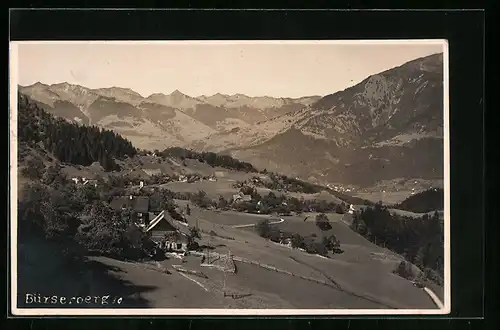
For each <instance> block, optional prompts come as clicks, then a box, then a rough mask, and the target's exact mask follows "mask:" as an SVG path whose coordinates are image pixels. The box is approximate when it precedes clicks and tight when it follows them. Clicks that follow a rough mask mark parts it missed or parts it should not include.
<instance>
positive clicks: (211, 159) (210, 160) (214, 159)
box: [159, 147, 257, 173]
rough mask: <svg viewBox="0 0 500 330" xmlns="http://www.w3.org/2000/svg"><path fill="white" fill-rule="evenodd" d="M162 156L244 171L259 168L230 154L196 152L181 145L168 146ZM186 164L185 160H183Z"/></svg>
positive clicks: (254, 170)
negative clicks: (193, 160) (194, 160)
mask: <svg viewBox="0 0 500 330" xmlns="http://www.w3.org/2000/svg"><path fill="white" fill-rule="evenodd" d="M159 154H160V155H161V157H162V158H165V157H175V158H179V159H181V160H183V161H184V160H185V159H186V158H189V159H196V160H198V161H200V162H202V163H207V164H208V165H210V166H212V167H217V166H220V167H223V168H227V169H232V170H236V171H242V172H247V173H248V172H253V173H256V172H257V170H256V169H255V168H254V167H253V166H252V164H250V163H246V162H242V161H239V160H237V159H234V158H232V157H231V156H228V155H219V154H216V153H213V152H201V153H200V152H196V151H192V150H187V149H184V148H180V147H174V148H168V149H165V150H163V151H162V152H160V153H159ZM183 164H184V162H183Z"/></svg>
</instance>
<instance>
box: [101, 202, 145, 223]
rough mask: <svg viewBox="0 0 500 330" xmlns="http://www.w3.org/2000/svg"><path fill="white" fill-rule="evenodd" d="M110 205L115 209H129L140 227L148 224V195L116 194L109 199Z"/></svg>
mask: <svg viewBox="0 0 500 330" xmlns="http://www.w3.org/2000/svg"><path fill="white" fill-rule="evenodd" d="M110 205H111V207H112V208H113V209H114V210H116V211H122V210H126V209H128V208H129V209H131V210H132V212H133V213H132V214H133V217H134V220H135V222H136V223H137V224H138V225H139V226H140V227H146V226H147V225H149V219H150V214H149V212H150V203H149V197H145V196H132V195H130V196H118V197H114V198H113V200H112V201H111V204H110Z"/></svg>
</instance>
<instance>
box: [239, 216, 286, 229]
mask: <svg viewBox="0 0 500 330" xmlns="http://www.w3.org/2000/svg"><path fill="white" fill-rule="evenodd" d="M284 221H285V219H283V218H279V220H278V221H273V222H269V224H270V225H276V224H278V223H282V222H284ZM256 225H257V224H256V223H250V224H247V225H233V226H231V228H247V227H255V226H256Z"/></svg>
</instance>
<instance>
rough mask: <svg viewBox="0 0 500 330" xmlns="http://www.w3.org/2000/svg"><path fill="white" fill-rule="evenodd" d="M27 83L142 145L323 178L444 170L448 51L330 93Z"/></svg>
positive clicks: (350, 180) (34, 92) (54, 108)
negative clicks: (148, 91)
mask: <svg viewBox="0 0 500 330" xmlns="http://www.w3.org/2000/svg"><path fill="white" fill-rule="evenodd" d="M332 79H334V78H332ZM19 91H20V92H21V93H22V94H24V95H26V96H28V97H30V98H31V99H32V100H33V101H35V102H37V103H38V104H39V105H40V106H42V107H43V108H44V109H46V110H47V111H49V112H51V113H53V114H54V115H57V116H60V117H63V118H66V119H67V120H71V121H75V122H79V123H81V124H85V125H97V126H100V127H103V128H107V129H112V130H114V131H116V132H117V133H120V134H121V135H123V136H124V137H126V138H128V139H129V140H130V141H132V143H133V144H134V145H135V146H136V147H139V148H143V149H165V148H167V147H171V146H180V147H184V148H190V149H194V150H201V151H214V152H221V153H228V154H231V155H232V156H234V157H236V158H238V159H241V160H244V161H249V162H251V163H252V164H254V165H255V166H257V167H260V168H266V169H268V170H273V171H280V172H283V173H287V174H289V175H294V176H299V177H301V178H305V179H308V180H311V181H316V182H330V183H343V184H353V185H358V186H368V185H373V184H375V183H376V182H378V181H381V180H393V179H396V178H406V179H408V178H419V179H428V180H440V179H441V180H442V178H443V56H442V54H435V55H431V56H427V57H423V58H419V59H416V60H413V61H410V62H407V63H405V64H403V65H401V66H398V67H395V68H392V69H389V70H386V71H384V72H381V73H378V74H375V75H371V76H369V77H367V78H366V79H365V80H363V81H362V82H360V83H359V84H357V85H354V86H352V87H349V88H347V89H345V90H343V91H336V92H334V93H332V94H330V95H326V96H323V97H321V96H305V97H301V98H274V97H267V96H263V97H250V96H246V95H243V94H235V95H225V94H219V93H218V94H215V95H212V96H198V97H192V96H188V95H185V94H183V93H181V92H180V91H177V90H176V91H174V92H172V93H170V94H162V93H157V94H152V95H150V96H147V97H143V96H141V95H140V94H139V93H136V92H134V91H133V90H131V89H128V88H119V87H111V88H100V89H90V88H86V87H83V86H79V85H72V84H68V83H60V84H54V85H45V84H42V83H35V84H33V85H31V86H19Z"/></svg>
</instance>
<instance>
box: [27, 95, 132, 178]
mask: <svg viewBox="0 0 500 330" xmlns="http://www.w3.org/2000/svg"><path fill="white" fill-rule="evenodd" d="M18 102H19V103H18V109H19V112H18V138H19V141H20V142H25V143H27V144H28V145H29V146H33V147H34V146H39V145H40V144H41V145H43V148H45V150H48V151H50V152H51V153H52V154H53V155H54V156H55V157H56V158H57V159H59V160H60V161H61V162H65V163H71V164H78V165H84V166H88V165H91V164H92V163H93V162H99V163H100V164H101V166H102V167H103V168H104V169H105V170H106V171H113V170H119V166H118V165H117V164H116V162H115V160H114V158H116V159H121V158H124V157H125V156H129V157H132V156H134V155H135V154H136V152H137V151H136V149H135V148H134V147H133V146H132V143H131V142H130V141H128V140H126V139H124V138H123V137H121V136H120V135H118V134H116V133H114V132H113V131H109V130H105V129H101V128H98V127H96V126H81V125H79V124H76V123H70V122H68V121H66V120H64V119H62V118H56V117H54V116H52V115H51V114H49V113H48V112H46V111H45V110H43V109H42V108H40V107H39V106H38V105H37V104H35V103H33V102H32V101H30V100H29V99H28V97H27V96H25V95H21V94H19V97H18Z"/></svg>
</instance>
